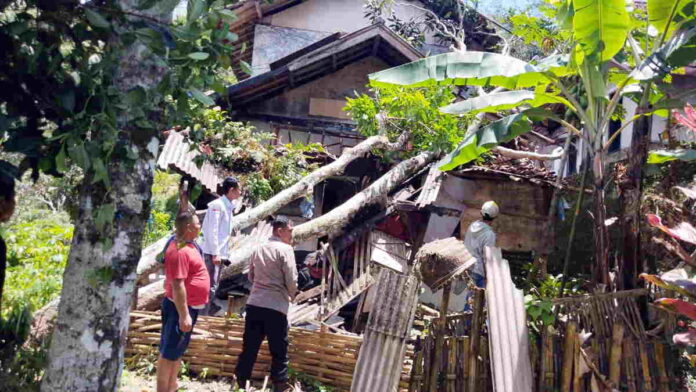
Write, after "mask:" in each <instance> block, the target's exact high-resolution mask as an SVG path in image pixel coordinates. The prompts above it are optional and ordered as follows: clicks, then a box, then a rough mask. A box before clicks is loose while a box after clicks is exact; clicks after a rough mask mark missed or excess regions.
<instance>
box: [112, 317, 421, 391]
mask: <svg viewBox="0 0 696 392" xmlns="http://www.w3.org/2000/svg"><path fill="white" fill-rule="evenodd" d="M161 327H162V322H161V319H160V315H159V313H156V312H131V323H130V328H129V331H128V342H127V345H126V349H125V354H126V358H127V360H130V361H133V360H137V358H138V357H140V356H145V357H147V356H151V355H153V354H157V352H158V351H157V350H158V346H159V340H160V329H161ZM243 334H244V320H240V319H225V318H220V317H200V318H199V319H198V322H197V323H196V326H195V328H194V330H193V335H192V337H191V344H190V345H189V348H188V350H187V351H186V354H184V357H183V360H184V362H186V363H187V364H188V366H189V368H190V369H191V370H193V371H195V372H202V371H203V370H204V369H207V370H206V372H207V374H208V375H209V376H219V377H232V376H233V374H234V369H235V366H236V365H237V358H238V357H239V354H241V352H242V336H243ZM289 341H290V346H289V348H288V356H289V358H290V367H291V368H292V369H294V370H296V371H299V372H302V373H304V374H306V375H308V376H311V377H313V378H314V379H316V380H317V381H320V382H321V383H323V384H325V385H327V386H330V387H333V388H335V389H336V390H337V391H347V390H350V385H351V382H352V378H353V371H354V369H355V364H356V363H357V360H358V353H359V352H360V346H361V344H362V338H361V337H359V336H349V335H341V334H336V333H331V332H325V331H310V330H307V329H302V328H290V333H289ZM411 354H412V352H411V351H409V352H408V353H407V355H411ZM405 362H406V365H405V366H404V368H403V369H402V372H401V382H400V385H401V387H402V390H406V388H407V386H408V378H409V375H410V365H409V363H410V361H408V360H407V361H405ZM270 366H271V355H270V353H269V351H268V346H267V343H266V342H265V341H264V343H263V345H262V346H261V350H260V351H259V355H258V358H257V360H256V364H255V366H254V371H253V373H252V377H253V378H254V379H257V380H263V378H264V377H265V376H266V375H267V374H268V373H269V371H270Z"/></svg>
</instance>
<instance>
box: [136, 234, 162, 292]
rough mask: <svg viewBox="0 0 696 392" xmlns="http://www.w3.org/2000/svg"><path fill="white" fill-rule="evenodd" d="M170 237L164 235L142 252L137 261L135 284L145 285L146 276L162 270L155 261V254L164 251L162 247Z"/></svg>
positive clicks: (159, 264)
mask: <svg viewBox="0 0 696 392" xmlns="http://www.w3.org/2000/svg"><path fill="white" fill-rule="evenodd" d="M169 237H170V235H166V236H164V237H162V238H160V239H159V240H157V242H155V243H154V244H150V245H148V246H147V247H146V248H145V249H143V252H142V253H141V254H140V260H139V261H138V267H137V269H136V274H137V277H136V284H137V285H142V284H143V283H147V278H148V275H150V274H151V273H153V272H155V271H157V270H158V269H159V268H162V264H161V263H159V262H158V261H157V259H155V257H157V254H158V253H159V252H161V251H162V249H164V245H165V244H166V243H167V240H168V239H169Z"/></svg>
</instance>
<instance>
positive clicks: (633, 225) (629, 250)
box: [618, 116, 652, 290]
mask: <svg viewBox="0 0 696 392" xmlns="http://www.w3.org/2000/svg"><path fill="white" fill-rule="evenodd" d="M651 124H652V116H642V117H640V118H638V119H637V120H636V121H635V122H634V123H633V138H632V140H631V148H630V150H629V153H628V162H627V165H626V172H625V175H623V176H622V178H619V181H618V185H619V198H620V199H619V200H620V201H621V234H622V236H623V240H622V258H621V260H622V262H621V277H622V279H621V281H622V284H623V287H622V288H623V289H624V290H630V289H634V288H636V287H637V285H636V283H637V279H638V274H639V273H640V272H641V271H644V270H647V269H646V268H645V266H643V265H641V259H640V254H641V246H640V222H641V216H640V209H641V208H640V207H641V197H642V195H643V189H642V182H643V165H645V162H646V160H647V158H648V142H649V138H650V129H651Z"/></svg>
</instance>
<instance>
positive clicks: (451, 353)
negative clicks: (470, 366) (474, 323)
mask: <svg viewBox="0 0 696 392" xmlns="http://www.w3.org/2000/svg"><path fill="white" fill-rule="evenodd" d="M448 343H449V344H448V345H447V350H448V352H447V358H448V361H447V392H456V390H455V383H456V381H457V338H455V337H454V336H452V337H450V338H449V339H448Z"/></svg>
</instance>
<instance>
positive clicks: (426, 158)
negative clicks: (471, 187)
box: [293, 151, 438, 243]
mask: <svg viewBox="0 0 696 392" xmlns="http://www.w3.org/2000/svg"><path fill="white" fill-rule="evenodd" d="M437 157H438V154H436V153H434V152H431V151H426V152H423V153H421V154H419V155H417V156H415V157H413V158H410V159H407V160H405V161H403V162H401V163H399V164H398V165H396V166H394V167H393V168H392V169H391V170H389V171H388V172H387V173H385V174H384V175H383V176H382V177H380V178H379V179H377V180H376V181H375V182H373V183H372V184H371V185H370V186H368V187H367V188H365V189H364V190H362V191H361V192H359V193H357V194H355V195H354V196H353V197H351V198H350V199H348V201H346V202H345V203H343V204H341V205H340V206H338V207H336V208H334V209H333V210H331V211H329V212H328V213H326V214H324V215H322V216H320V217H318V218H316V219H313V220H311V221H309V222H306V223H303V224H301V225H299V226H297V227H296V228H295V230H294V232H293V241H294V242H295V243H299V242H302V241H305V240H307V239H309V238H312V237H318V236H329V237H337V236H339V235H341V233H343V230H344V229H345V228H346V225H347V224H348V223H349V222H350V221H351V219H353V218H354V217H355V214H356V213H357V212H358V211H359V210H360V209H362V208H363V207H365V206H367V205H370V204H377V203H379V204H381V205H384V204H386V200H387V194H388V193H389V192H391V191H392V190H393V189H394V188H396V187H397V186H398V185H400V184H401V183H403V182H404V181H405V180H407V179H408V178H409V177H411V176H412V175H413V174H415V173H416V172H418V171H419V170H421V169H423V168H424V167H426V166H427V165H428V164H429V163H431V162H432V161H434V160H435V159H436V158H437Z"/></svg>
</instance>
